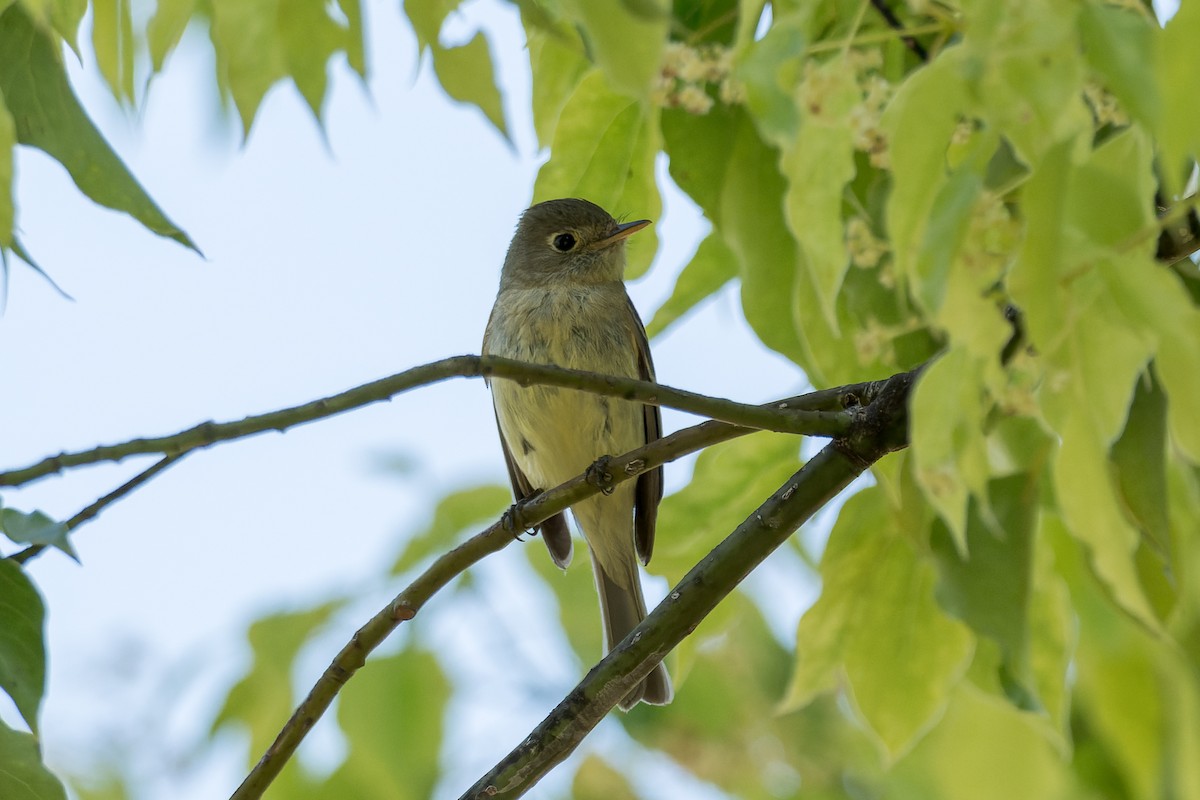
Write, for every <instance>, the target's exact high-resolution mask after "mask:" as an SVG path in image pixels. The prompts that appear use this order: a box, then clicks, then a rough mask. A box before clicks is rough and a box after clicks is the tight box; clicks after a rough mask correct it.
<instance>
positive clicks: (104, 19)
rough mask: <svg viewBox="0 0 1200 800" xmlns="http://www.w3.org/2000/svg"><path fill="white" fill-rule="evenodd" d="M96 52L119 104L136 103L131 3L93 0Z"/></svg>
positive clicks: (103, 73)
mask: <svg viewBox="0 0 1200 800" xmlns="http://www.w3.org/2000/svg"><path fill="white" fill-rule="evenodd" d="M92 49H93V50H94V51H95V53H96V64H97V65H98V66H99V67H100V74H101V75H103V76H104V80H105V82H106V83H107V84H108V88H109V90H110V91H111V92H112V94H113V97H115V98H116V99H117V101H118V102H122V103H130V104H132V103H133V99H134V97H133V56H134V49H135V44H134V40H133V16H132V11H131V9H130V0H93V2H92Z"/></svg>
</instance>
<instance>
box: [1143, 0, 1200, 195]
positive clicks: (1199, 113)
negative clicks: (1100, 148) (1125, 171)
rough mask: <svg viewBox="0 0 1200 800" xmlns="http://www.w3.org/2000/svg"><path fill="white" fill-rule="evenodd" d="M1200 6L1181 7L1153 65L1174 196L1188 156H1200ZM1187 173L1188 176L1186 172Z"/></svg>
mask: <svg viewBox="0 0 1200 800" xmlns="http://www.w3.org/2000/svg"><path fill="white" fill-rule="evenodd" d="M1197 41H1200V6H1198V5H1197V4H1196V3H1180V4H1179V10H1178V11H1177V12H1176V14H1175V16H1173V17H1171V19H1170V21H1169V22H1167V24H1166V25H1165V26H1164V28H1163V33H1162V37H1161V43H1160V46H1159V48H1158V54H1157V55H1158V57H1157V58H1156V59H1155V60H1154V62H1153V64H1154V66H1155V67H1156V72H1157V77H1158V91H1159V93H1160V95H1161V97H1162V107H1163V108H1166V109H1170V113H1168V114H1163V116H1162V127H1161V128H1160V129H1159V130H1158V141H1159V144H1160V145H1161V146H1162V151H1163V166H1164V169H1163V175H1164V178H1165V180H1166V182H1167V189H1168V190H1170V191H1171V193H1172V194H1173V193H1175V192H1178V191H1180V190H1181V189H1182V188H1183V187H1182V184H1184V183H1185V182H1186V179H1187V176H1188V175H1190V174H1191V171H1192V165H1191V163H1190V162H1189V161H1188V160H1187V158H1188V156H1193V157H1194V156H1195V155H1196V154H1197V153H1200V104H1197V103H1194V102H1192V100H1193V97H1194V90H1193V82H1194V79H1195V76H1196V75H1198V74H1200V48H1198V47H1196V42H1197ZM1185 169H1186V172H1185Z"/></svg>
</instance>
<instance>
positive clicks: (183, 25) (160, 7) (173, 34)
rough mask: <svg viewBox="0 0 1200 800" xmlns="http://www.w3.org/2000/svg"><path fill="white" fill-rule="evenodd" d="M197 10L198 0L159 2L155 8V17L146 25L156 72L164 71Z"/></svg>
mask: <svg viewBox="0 0 1200 800" xmlns="http://www.w3.org/2000/svg"><path fill="white" fill-rule="evenodd" d="M195 10H196V0H158V3H157V4H156V5H155V7H154V16H153V17H151V18H150V22H149V23H148V24H147V25H146V44H147V45H148V46H149V48H150V64H151V67H152V69H153V70H154V71H155V72H160V71H162V68H163V64H165V63H166V61H167V56H169V55H170V54H171V53H172V51H174V50H175V47H176V46H177V45H178V44H179V40H180V39H182V38H183V32H184V31H185V30H187V26H188V23H189V22H191V20H192V14H193V13H194V12H195Z"/></svg>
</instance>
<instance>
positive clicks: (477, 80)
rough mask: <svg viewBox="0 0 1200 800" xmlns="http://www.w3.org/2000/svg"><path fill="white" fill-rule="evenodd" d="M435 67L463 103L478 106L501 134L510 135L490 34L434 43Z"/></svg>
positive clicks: (441, 78)
mask: <svg viewBox="0 0 1200 800" xmlns="http://www.w3.org/2000/svg"><path fill="white" fill-rule="evenodd" d="M432 50H433V69H434V71H435V72H436V73H437V77H438V82H439V83H441V84H442V88H443V89H445V90H446V94H448V95H450V96H451V97H452V98H454V99H455V100H458V101H459V102H462V103H469V104H471V105H473V106H476V107H477V108H478V109H479V110H480V111H482V112H483V113H484V116H486V117H487V118H488V121H490V122H491V123H492V124H493V125H495V126H496V130H498V131H500V135H501V136H503V137H504V138H506V139H507V138H508V127H507V125H506V124H505V122H504V101H503V99H502V98H501V96H500V89H499V88H498V87H497V86H496V78H495V74H494V72H493V67H492V53H491V48H490V47H489V45H488V40H487V37H486V36H484V35H483V32H482V31H481V32H478V33H476V34H475V35H474V36H472V37H471V41H469V42H467V43H466V44H464V45H459V46H457V47H441V46H436V45H435V46H434V47H433V48H432Z"/></svg>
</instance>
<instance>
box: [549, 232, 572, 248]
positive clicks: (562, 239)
mask: <svg viewBox="0 0 1200 800" xmlns="http://www.w3.org/2000/svg"><path fill="white" fill-rule="evenodd" d="M574 247H575V237H574V236H572V235H571V234H569V233H560V234H559V235H558V236H555V237H554V249H555V250H557V251H559V252H560V253H567V252H570V251H571V250H572V249H573V248H574Z"/></svg>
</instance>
